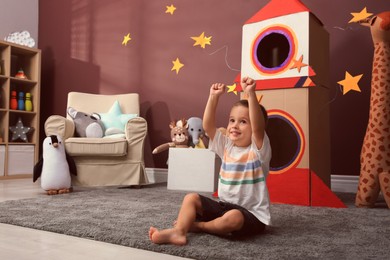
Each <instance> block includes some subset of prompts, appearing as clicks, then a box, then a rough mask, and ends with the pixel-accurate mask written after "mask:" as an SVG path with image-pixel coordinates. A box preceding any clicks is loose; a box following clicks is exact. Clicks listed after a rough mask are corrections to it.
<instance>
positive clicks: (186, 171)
mask: <svg viewBox="0 0 390 260" xmlns="http://www.w3.org/2000/svg"><path fill="white" fill-rule="evenodd" d="M220 167H221V159H220V158H219V157H218V156H216V155H215V153H214V152H212V151H210V150H208V149H193V148H169V157H168V184H167V187H168V189H169V190H186V191H199V192H214V191H216V190H217V187H218V174H219V169H220Z"/></svg>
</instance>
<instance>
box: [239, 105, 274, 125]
mask: <svg viewBox="0 0 390 260" xmlns="http://www.w3.org/2000/svg"><path fill="white" fill-rule="evenodd" d="M236 106H243V107H247V108H249V103H248V100H246V99H241V100H239V101H237V102H236V103H234V105H233V107H236ZM260 108H261V112H262V113H263V117H264V122H265V126H267V123H268V114H267V110H266V109H265V107H264V106H263V105H261V104H260Z"/></svg>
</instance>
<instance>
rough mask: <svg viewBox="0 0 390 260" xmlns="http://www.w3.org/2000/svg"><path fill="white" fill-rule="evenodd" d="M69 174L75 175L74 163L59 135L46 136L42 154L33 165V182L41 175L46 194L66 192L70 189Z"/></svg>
mask: <svg viewBox="0 0 390 260" xmlns="http://www.w3.org/2000/svg"><path fill="white" fill-rule="evenodd" d="M70 174H73V175H77V169H76V164H75V162H74V160H73V158H72V157H70V156H69V155H68V154H67V153H66V152H65V147H64V144H63V142H62V139H61V137H60V136H58V135H51V136H48V137H46V138H45V140H44V141H43V156H42V158H41V159H40V160H39V161H38V163H37V164H36V165H35V166H34V176H33V182H35V181H36V180H37V179H38V178H39V177H41V187H42V189H44V190H45V191H46V192H47V194H48V195H54V194H62V193H68V192H70V191H71V189H70V188H71V177H70Z"/></svg>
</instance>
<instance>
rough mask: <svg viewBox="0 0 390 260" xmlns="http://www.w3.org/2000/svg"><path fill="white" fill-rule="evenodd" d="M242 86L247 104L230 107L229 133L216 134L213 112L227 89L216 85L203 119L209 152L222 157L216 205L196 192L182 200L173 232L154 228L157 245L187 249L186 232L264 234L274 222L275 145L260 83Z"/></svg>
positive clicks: (152, 234) (244, 82) (246, 82)
mask: <svg viewBox="0 0 390 260" xmlns="http://www.w3.org/2000/svg"><path fill="white" fill-rule="evenodd" d="M241 86H242V88H243V90H244V92H245V93H246V94H247V96H248V101H243V100H240V101H239V102H237V103H236V104H235V105H234V106H233V107H232V109H231V112H230V117H229V124H228V127H227V130H226V135H223V134H222V133H221V132H220V131H218V130H217V128H216V125H215V113H216V109H217V105H218V101H219V97H220V96H221V95H222V94H223V93H224V92H225V91H226V86H225V85H224V84H221V83H215V84H213V85H212V86H211V88H210V95H209V99H208V101H207V105H206V108H205V111H204V116H203V127H204V129H205V131H206V133H207V134H208V136H209V137H210V146H209V149H211V150H213V151H214V152H215V153H217V154H218V155H219V156H220V157H221V159H222V166H221V170H220V176H219V183H218V195H219V198H220V201H219V202H218V201H215V200H212V199H210V198H207V197H204V196H202V195H199V194H197V193H190V194H187V195H186V196H185V197H184V200H183V203H182V206H181V209H180V211H179V215H178V218H177V221H176V223H175V225H174V227H173V228H171V229H164V230H161V231H159V230H157V229H156V228H154V227H151V228H150V230H149V238H150V240H151V241H152V242H154V243H156V244H165V243H169V244H175V245H185V244H186V243H187V233H188V232H206V233H210V234H215V235H222V236H232V237H242V236H249V235H255V234H259V233H261V232H262V231H263V230H264V228H265V225H268V224H270V220H271V218H270V212H269V196H268V190H267V186H266V182H265V178H266V176H267V175H268V172H269V162H270V160H271V147H270V144H269V139H268V137H267V135H266V133H265V124H266V119H267V118H266V112H265V110H264V108H262V107H261V106H260V105H259V103H258V101H257V97H256V93H255V88H256V82H255V81H254V80H253V79H251V78H248V77H244V78H243V79H242V81H241Z"/></svg>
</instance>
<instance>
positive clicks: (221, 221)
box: [191, 209, 244, 235]
mask: <svg viewBox="0 0 390 260" xmlns="http://www.w3.org/2000/svg"><path fill="white" fill-rule="evenodd" d="M242 225H244V216H243V215H242V213H241V212H240V211H239V210H237V209H232V210H229V211H228V212H226V213H225V214H224V215H223V216H222V217H219V218H216V219H214V220H212V221H208V222H194V224H193V226H192V227H191V229H192V230H194V232H195V231H198V232H200V231H201V232H206V233H210V234H215V235H227V234H229V233H231V232H233V231H237V230H240V229H241V228H242Z"/></svg>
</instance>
